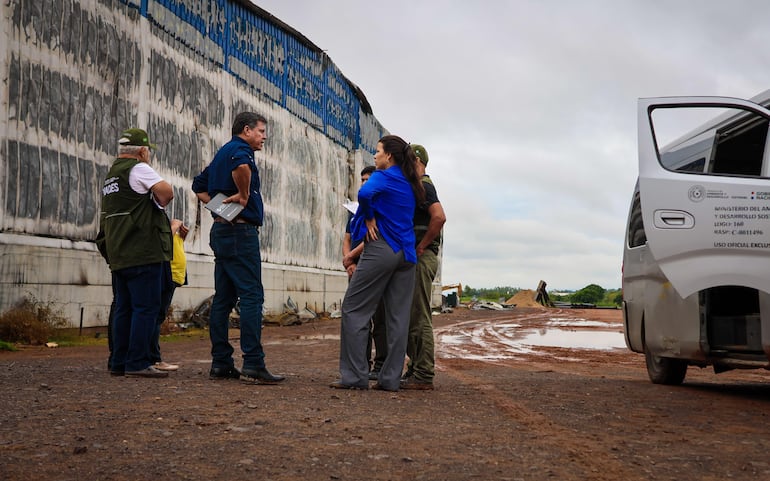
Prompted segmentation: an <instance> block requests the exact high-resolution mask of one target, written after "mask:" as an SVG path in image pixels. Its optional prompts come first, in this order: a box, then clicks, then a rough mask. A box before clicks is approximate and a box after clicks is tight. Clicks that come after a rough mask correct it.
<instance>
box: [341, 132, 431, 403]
mask: <svg viewBox="0 0 770 481" xmlns="http://www.w3.org/2000/svg"><path fill="white" fill-rule="evenodd" d="M416 160H417V158H416V157H415V155H414V152H413V151H412V148H411V146H410V145H409V144H408V143H407V142H406V141H404V140H403V139H402V138H400V137H398V136H395V135H387V136H385V137H383V138H381V139H380V141H379V142H378V143H377V152H376V153H375V154H374V165H375V167H377V170H376V171H375V172H373V173H372V175H371V177H369V180H368V181H367V182H366V184H364V185H363V186H361V190H359V191H358V204H359V207H358V212H356V215H355V216H354V217H353V221H352V225H351V238H352V240H353V241H356V240H357V239H364V242H365V245H364V251H363V253H362V254H361V257H360V258H359V261H358V266H357V267H356V270H355V272H354V273H353V277H351V279H350V283H349V284H348V289H347V291H346V292H345V299H344V300H343V301H342V326H341V334H340V379H339V380H338V381H335V382H333V383H332V384H331V387H334V388H338V389H368V388H369V362H368V359H367V356H366V341H367V338H368V336H369V320H370V319H371V318H372V315H373V314H374V311H375V309H376V308H377V304H378V303H379V301H380V299H382V300H383V304H384V306H385V328H386V333H387V341H388V355H387V357H386V358H385V361H384V363H383V365H382V368H381V369H380V374H379V377H378V380H377V381H378V382H377V384H376V385H375V389H384V390H388V391H398V389H399V384H400V380H401V371H402V369H403V367H404V358H405V356H406V340H407V334H408V330H409V315H410V309H411V304H412V293H413V291H414V269H415V264H416V263H417V255H416V253H415V249H414V245H415V242H414V224H413V222H412V221H413V216H414V208H415V203H416V202H422V200H423V199H424V198H425V191H424V190H423V187H422V182H421V181H420V178H419V177H418V175H417V172H416V171H415V162H416Z"/></svg>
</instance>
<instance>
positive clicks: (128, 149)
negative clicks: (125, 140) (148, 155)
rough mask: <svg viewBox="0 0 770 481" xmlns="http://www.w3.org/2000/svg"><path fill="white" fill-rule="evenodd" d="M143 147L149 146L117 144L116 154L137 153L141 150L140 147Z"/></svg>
mask: <svg viewBox="0 0 770 481" xmlns="http://www.w3.org/2000/svg"><path fill="white" fill-rule="evenodd" d="M144 148H149V147H143V146H141V145H119V146H118V155H123V154H129V155H139V152H141V151H142V149H144Z"/></svg>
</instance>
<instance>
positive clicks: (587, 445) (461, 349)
mask: <svg viewBox="0 0 770 481" xmlns="http://www.w3.org/2000/svg"><path fill="white" fill-rule="evenodd" d="M554 314H556V313H555V312H554V311H550V312H543V313H542V314H541V313H527V316H526V319H527V321H528V322H534V323H538V322H545V321H546V320H547V319H550V318H552V317H553V316H554ZM559 314H561V313H559ZM505 320H510V321H511V323H518V322H520V321H521V320H523V319H520V320H517V319H516V316H515V315H513V314H506V315H501V316H496V317H492V318H486V319H475V320H468V321H463V322H459V323H455V324H451V325H448V326H444V327H440V328H436V329H435V333H436V335H437V342H436V354H437V357H443V359H442V360H441V362H440V365H438V364H437V369H439V370H441V371H442V372H443V373H444V374H446V375H449V376H450V377H452V378H454V379H455V380H457V381H458V382H460V383H461V384H463V385H465V386H468V387H470V388H472V389H473V390H475V391H477V392H479V393H480V394H481V395H482V396H483V397H485V398H486V399H488V400H489V401H491V402H492V403H493V404H494V406H496V407H497V409H499V411H500V412H501V413H502V414H503V415H504V416H505V417H507V418H508V419H510V420H511V421H513V422H514V423H516V424H518V425H520V426H522V428H524V429H526V430H527V431H529V432H530V433H532V434H534V435H535V436H536V439H537V441H536V442H537V443H538V444H540V445H541V446H543V449H546V450H548V452H551V453H559V455H558V456H557V457H558V458H561V459H564V460H565V463H564V464H562V465H560V466H558V467H554V469H557V468H558V469H563V470H565V471H566V473H564V474H569V475H570V478H575V479H591V480H598V481H604V480H607V481H614V480H617V479H639V472H638V470H637V469H634V468H633V467H632V466H628V465H627V464H625V463H624V462H623V461H621V460H620V459H618V458H617V455H616V454H614V453H612V452H611V451H610V449H611V448H609V447H608V446H612V444H608V443H607V441H610V443H611V440H609V439H608V438H607V439H604V442H596V441H595V440H593V439H590V438H589V437H588V436H581V435H580V433H579V432H576V431H575V430H574V429H572V428H569V427H566V426H563V425H561V424H560V423H558V422H557V421H555V420H554V419H552V418H551V417H549V416H547V415H545V414H542V413H538V412H535V411H533V410H531V409H529V408H528V407H527V406H525V405H524V404H522V403H519V402H516V401H514V400H513V399H511V397H510V395H509V394H506V393H505V392H503V391H502V390H501V389H499V388H497V387H496V386H495V385H493V384H490V383H489V382H488V380H485V379H479V378H478V377H477V374H476V373H475V372H474V371H475V370H468V369H467V365H465V366H460V364H461V363H464V361H465V360H466V359H476V360H477V361H478V360H481V361H482V362H487V363H492V364H496V365H509V364H510V363H507V362H505V360H506V359H508V360H517V359H521V358H522V357H528V354H529V355H531V353H530V352H514V353H513V354H512V355H511V356H509V357H503V356H500V355H497V356H492V357H491V358H490V357H484V356H482V355H481V354H480V353H478V352H476V351H484V350H486V349H487V348H489V346H494V348H497V347H498V346H499V345H505V346H508V345H509V344H508V343H507V342H505V341H506V340H505V339H501V338H500V336H499V335H498V334H497V333H496V332H493V331H494V330H490V329H486V328H485V327H484V324H490V323H496V322H498V321H505ZM468 329H470V334H468ZM461 333H462V334H461ZM442 336H450V337H452V339H453V343H452V344H451V345H445V344H442V342H441V338H442ZM490 336H491V337H490ZM458 337H462V339H459V340H458ZM455 342H456V343H455ZM467 343H471V344H472V345H471V346H469V345H468V344H467ZM469 347H470V349H468V348H469ZM474 352H476V354H474ZM538 364H540V363H538ZM542 365H543V367H546V369H547V363H542ZM455 366H456V367H455ZM550 367H553V366H550ZM524 369H525V370H526V371H530V372H531V371H532V365H530V366H528V367H525V368H524ZM576 469H579V470H580V471H582V473H580V474H578V473H575V472H574V470H576Z"/></svg>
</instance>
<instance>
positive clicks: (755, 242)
mask: <svg viewBox="0 0 770 481" xmlns="http://www.w3.org/2000/svg"><path fill="white" fill-rule="evenodd" d="M768 105H770V90H768V91H766V92H763V93H762V94H760V95H758V96H757V97H755V98H753V99H752V101H746V100H741V99H733V98H725V97H677V98H665V97H664V98H651V99H640V100H639V103H638V119H637V120H638V136H639V139H638V141H639V179H638V181H637V185H636V187H635V191H634V195H633V197H632V201H631V207H630V209H629V216H628V223H627V227H626V242H625V248H624V252H623V320H624V334H625V340H626V344H627V346H628V348H629V349H631V350H633V351H636V352H644V354H645V362H646V363H647V370H648V373H649V375H650V379H651V380H652V381H653V382H655V383H663V384H679V383H681V382H682V381H683V380H684V377H685V372H686V369H687V366H688V365H697V366H700V367H705V366H709V365H711V366H713V367H714V370H715V372H721V371H724V370H729V369H733V368H765V369H770V148H769V147H768V144H770V133H769V132H768V130H769V129H770V110H768V109H767V108H766V107H767V106H768ZM687 108H692V109H694V110H696V111H697V112H696V113H698V114H704V115H705V114H710V113H711V111H710V110H707V111H706V112H704V111H703V109H704V108H706V109H715V110H719V111H720V112H724V113H723V114H721V115H716V116H714V115H711V116H712V117H713V118H711V119H710V120H707V121H705V122H703V121H699V122H697V123H698V124H700V125H697V127H694V128H687V127H686V126H687V125H690V122H684V123H683V124H682V125H683V126H684V127H685V128H684V129H682V132H683V133H680V132H679V129H672V130H676V133H677V134H680V135H679V137H677V138H676V140H673V141H671V142H668V143H667V145H665V146H663V147H661V146H660V145H658V140H657V138H663V137H665V135H663V134H662V133H664V134H667V133H669V132H665V128H664V127H666V123H665V122H663V121H661V122H660V123H661V125H662V126H663V127H660V128H659V129H658V131H657V132H656V127H658V126H656V125H655V122H658V121H659V120H660V119H657V118H655V115H658V114H661V115H663V113H661V112H660V111H659V109H661V110H663V112H665V111H666V110H668V109H687ZM698 109H700V110H698ZM695 118H696V120H697V119H699V118H701V117H700V116H696V117H695ZM674 125H677V126H678V127H681V126H680V125H678V124H676V122H674ZM658 136H661V137H658Z"/></svg>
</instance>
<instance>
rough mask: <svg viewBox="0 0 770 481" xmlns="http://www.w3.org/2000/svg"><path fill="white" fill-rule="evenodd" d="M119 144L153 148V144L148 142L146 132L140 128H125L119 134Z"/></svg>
mask: <svg viewBox="0 0 770 481" xmlns="http://www.w3.org/2000/svg"><path fill="white" fill-rule="evenodd" d="M118 143H119V144H120V145H136V146H139V147H149V148H151V149H154V148H155V144H151V143H150V139H148V138H147V132H145V131H144V130H142V129H126V130H124V131H123V133H122V134H120V139H118Z"/></svg>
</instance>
